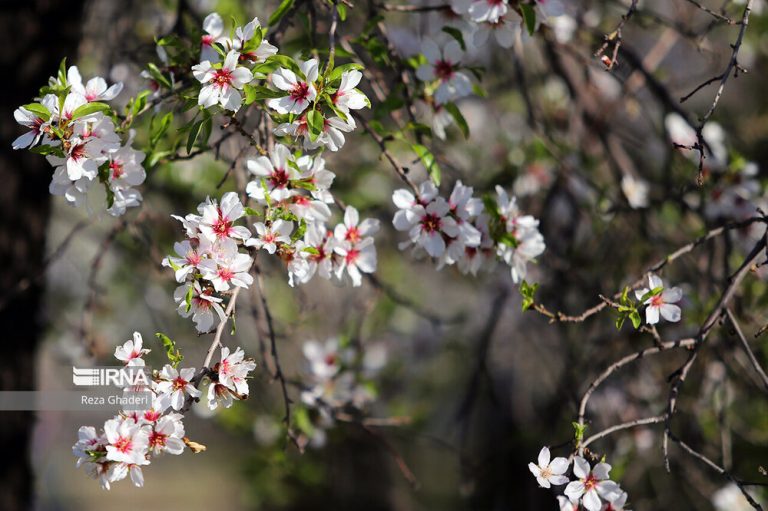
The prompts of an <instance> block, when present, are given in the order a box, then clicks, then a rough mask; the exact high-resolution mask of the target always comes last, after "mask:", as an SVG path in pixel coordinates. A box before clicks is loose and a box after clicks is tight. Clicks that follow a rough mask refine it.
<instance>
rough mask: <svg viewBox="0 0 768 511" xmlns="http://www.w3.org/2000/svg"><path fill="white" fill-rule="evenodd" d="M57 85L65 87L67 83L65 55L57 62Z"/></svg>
mask: <svg viewBox="0 0 768 511" xmlns="http://www.w3.org/2000/svg"><path fill="white" fill-rule="evenodd" d="M58 78H59V85H61V86H62V87H66V86H67V85H68V83H67V57H64V58H63V59H61V62H60V63H59V74H58Z"/></svg>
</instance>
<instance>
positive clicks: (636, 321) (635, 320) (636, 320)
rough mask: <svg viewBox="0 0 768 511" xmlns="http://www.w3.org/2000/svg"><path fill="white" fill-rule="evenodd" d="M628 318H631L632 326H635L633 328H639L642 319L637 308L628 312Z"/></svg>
mask: <svg viewBox="0 0 768 511" xmlns="http://www.w3.org/2000/svg"><path fill="white" fill-rule="evenodd" d="M629 319H631V320H632V326H633V327H635V330H637V329H638V328H640V325H641V324H642V322H643V321H642V320H641V319H640V313H639V312H637V310H634V311H632V312H630V313H629Z"/></svg>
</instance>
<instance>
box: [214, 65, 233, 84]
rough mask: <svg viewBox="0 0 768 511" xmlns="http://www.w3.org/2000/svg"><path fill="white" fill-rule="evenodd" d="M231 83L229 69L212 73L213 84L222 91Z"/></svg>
mask: <svg viewBox="0 0 768 511" xmlns="http://www.w3.org/2000/svg"><path fill="white" fill-rule="evenodd" d="M231 83H232V71H230V70H229V69H223V68H222V69H217V70H216V71H215V72H214V73H213V84H214V85H215V86H216V87H219V88H221V89H223V88H224V87H227V86H228V85H230V84H231Z"/></svg>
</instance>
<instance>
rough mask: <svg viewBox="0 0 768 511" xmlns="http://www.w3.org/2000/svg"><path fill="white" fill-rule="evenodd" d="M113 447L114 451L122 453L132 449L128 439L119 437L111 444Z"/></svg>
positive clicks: (131, 443)
mask: <svg viewBox="0 0 768 511" xmlns="http://www.w3.org/2000/svg"><path fill="white" fill-rule="evenodd" d="M112 445H114V446H115V449H117V450H118V451H120V452H122V453H126V452H129V451H130V450H131V449H132V448H133V442H132V441H131V439H130V438H129V437H125V436H121V437H120V438H118V439H117V441H116V442H115V443H114V444H112Z"/></svg>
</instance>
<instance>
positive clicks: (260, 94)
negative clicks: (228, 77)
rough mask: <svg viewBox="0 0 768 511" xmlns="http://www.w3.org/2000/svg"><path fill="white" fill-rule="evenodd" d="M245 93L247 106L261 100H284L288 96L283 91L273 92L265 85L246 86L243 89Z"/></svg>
mask: <svg viewBox="0 0 768 511" xmlns="http://www.w3.org/2000/svg"><path fill="white" fill-rule="evenodd" d="M243 91H244V92H245V104H246V105H250V104H251V103H253V102H254V101H257V100H260V99H272V98H282V97H283V96H285V95H286V93H285V92H283V91H276V90H272V89H270V88H267V87H264V86H263V85H246V86H244V87H243Z"/></svg>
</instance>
